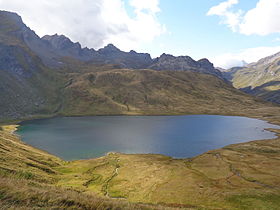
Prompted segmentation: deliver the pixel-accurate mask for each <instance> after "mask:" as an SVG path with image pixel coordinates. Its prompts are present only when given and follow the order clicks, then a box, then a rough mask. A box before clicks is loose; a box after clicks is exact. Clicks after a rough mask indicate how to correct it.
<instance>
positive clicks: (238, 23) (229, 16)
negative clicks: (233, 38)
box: [207, 0, 280, 35]
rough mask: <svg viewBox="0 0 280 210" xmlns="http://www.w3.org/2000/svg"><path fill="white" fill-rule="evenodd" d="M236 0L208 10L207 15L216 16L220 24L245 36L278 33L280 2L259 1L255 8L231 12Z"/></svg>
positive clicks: (276, 0)
mask: <svg viewBox="0 0 280 210" xmlns="http://www.w3.org/2000/svg"><path fill="white" fill-rule="evenodd" d="M237 3H238V0H228V1H225V2H222V3H220V4H219V5H217V6H214V7H212V8H210V10H209V11H208V13H207V15H218V16H220V17H221V18H222V21H221V23H222V24H226V25H227V26H228V27H230V28H231V29H232V30H233V31H234V32H236V31H237V32H239V33H241V34H245V35H252V34H257V35H268V34H272V33H280V22H279V19H280V12H279V11H280V0H259V1H258V3H257V5H256V7H255V8H253V9H251V10H249V11H247V12H244V11H241V10H238V11H233V10H232V6H233V5H235V4H237Z"/></svg>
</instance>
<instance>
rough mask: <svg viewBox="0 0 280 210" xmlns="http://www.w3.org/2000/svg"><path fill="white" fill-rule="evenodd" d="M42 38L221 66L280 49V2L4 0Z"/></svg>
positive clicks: (2, 4) (1, 2) (1, 1)
mask: <svg viewBox="0 0 280 210" xmlns="http://www.w3.org/2000/svg"><path fill="white" fill-rule="evenodd" d="M0 10H7V11H12V12H16V13H18V14H19V15H20V16H21V17H22V19H23V21H24V22H25V23H26V25H27V26H29V27H30V28H31V29H33V30H34V31H35V32H36V33H37V34H38V35H39V36H44V35H46V34H49V35H52V34H56V33H57V34H63V35H66V36H68V37H69V38H70V39H71V40H73V41H74V42H80V43H81V44H82V46H84V47H86V46H87V47H90V48H94V49H99V48H102V47H104V46H105V45H107V44H109V43H112V44H114V45H115V46H117V47H118V48H120V49H121V50H124V51H129V50H135V51H137V52H146V53H150V54H151V56H152V57H157V56H160V55H161V54H162V53H168V54H173V55H176V56H179V55H188V56H191V57H193V58H194V59H196V60H198V59H201V58H208V59H209V60H210V61H211V62H213V63H214V65H215V66H216V67H222V68H230V67H233V66H241V65H244V63H251V62H255V61H257V60H259V59H260V58H263V57H265V56H269V55H272V54H274V53H277V52H279V51H280V21H279V20H280V12H279V11H280V0H210V1H209V0H172V1H171V0H40V1H38V0H28V1H24V0H0Z"/></svg>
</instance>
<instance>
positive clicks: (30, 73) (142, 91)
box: [0, 11, 264, 121]
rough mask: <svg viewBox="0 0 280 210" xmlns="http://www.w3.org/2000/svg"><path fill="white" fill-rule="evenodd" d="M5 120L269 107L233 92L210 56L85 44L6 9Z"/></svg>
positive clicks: (0, 19) (1, 46)
mask: <svg viewBox="0 0 280 210" xmlns="http://www.w3.org/2000/svg"><path fill="white" fill-rule="evenodd" d="M0 28H1V30H0V89H1V92H0V97H1V101H0V119H1V121H5V120H7V119H10V120H17V119H22V118H32V117H38V116H42V115H43V116H54V115H67V116H69V115H97V114H98V115H100V114H187V113H209V114H210V113H211V114H215V113H220V114H221V113H222V114H234V113H237V112H239V109H243V110H246V109H247V108H249V107H250V108H253V107H261V106H263V105H264V103H263V102H262V101H259V100H257V99H255V98H253V97H250V96H248V95H246V94H244V93H242V92H241V91H238V90H236V89H234V88H233V87H232V86H231V84H228V83H226V82H225V81H224V79H223V78H222V76H221V73H220V71H218V70H216V69H215V68H214V67H213V64H211V63H210V62H209V61H208V60H207V59H201V60H199V61H195V60H193V59H192V58H191V57H188V56H179V57H175V56H172V55H167V54H163V55H161V56H160V57H159V58H156V59H151V57H150V55H149V54H143V53H136V52H134V51H130V52H123V51H121V50H119V49H118V48H116V47H115V46H114V45H112V44H110V45H108V46H106V47H104V48H102V49H100V50H97V51H95V50H93V49H88V48H82V47H81V45H80V44H79V43H73V42H72V41H71V40H70V39H69V38H67V37H65V36H62V35H53V36H44V37H42V38H40V37H39V36H37V35H36V34H35V32H34V31H32V30H31V29H29V28H28V27H27V26H26V25H25V24H24V23H23V22H22V19H21V18H20V17H19V16H18V15H17V14H15V13H10V12H5V11H1V12H0Z"/></svg>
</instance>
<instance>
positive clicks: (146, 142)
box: [18, 115, 279, 160]
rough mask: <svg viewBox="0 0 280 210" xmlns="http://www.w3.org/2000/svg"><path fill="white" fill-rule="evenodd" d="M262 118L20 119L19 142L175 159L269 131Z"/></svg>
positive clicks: (77, 154) (70, 152)
mask: <svg viewBox="0 0 280 210" xmlns="http://www.w3.org/2000/svg"><path fill="white" fill-rule="evenodd" d="M264 128H279V126H276V125H271V124H269V123H267V122H264V121H261V120H256V119H250V118H245V117H229V116H209V115H190V116H97V117H62V118H52V119H44V120H34V121H28V122H24V123H22V126H21V127H20V129H19V130H18V133H19V134H20V135H21V136H22V139H23V141H25V142H26V143H28V144H30V145H32V146H35V147H37V148H40V149H43V150H45V151H48V152H49V153H52V154H54V155H57V156H59V157H61V158H63V159H65V160H73V159H85V158H93V157H99V156H102V155H104V154H106V153H107V152H109V151H116V152H123V153H157V154H164V155H168V156H172V157H176V158H182V157H192V156H195V155H198V154H201V153H203V152H206V151H208V150H212V149H217V148H220V147H223V146H226V145H229V144H233V143H239V142H245V141H249V140H259V139H270V138H274V137H275V135H274V134H273V133H272V132H269V131H265V130H264Z"/></svg>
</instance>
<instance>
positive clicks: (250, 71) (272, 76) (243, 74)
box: [225, 53, 280, 103]
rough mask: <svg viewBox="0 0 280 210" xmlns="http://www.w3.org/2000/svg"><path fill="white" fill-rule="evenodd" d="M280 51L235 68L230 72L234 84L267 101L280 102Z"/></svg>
mask: <svg viewBox="0 0 280 210" xmlns="http://www.w3.org/2000/svg"><path fill="white" fill-rule="evenodd" d="M279 64H280V58H279V53H278V54H276V55H273V56H270V57H267V58H264V59H261V60H260V61H259V62H257V63H255V64H251V65H249V66H248V67H246V68H240V69H237V70H236V69H233V70H232V71H230V72H228V73H225V74H226V75H229V74H230V78H231V81H232V83H233V86H234V87H235V88H238V89H242V90H244V91H245V92H247V93H250V94H252V95H255V96H259V97H261V98H263V99H265V100H267V101H272V102H276V103H280V66H279Z"/></svg>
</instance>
